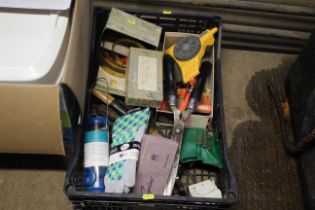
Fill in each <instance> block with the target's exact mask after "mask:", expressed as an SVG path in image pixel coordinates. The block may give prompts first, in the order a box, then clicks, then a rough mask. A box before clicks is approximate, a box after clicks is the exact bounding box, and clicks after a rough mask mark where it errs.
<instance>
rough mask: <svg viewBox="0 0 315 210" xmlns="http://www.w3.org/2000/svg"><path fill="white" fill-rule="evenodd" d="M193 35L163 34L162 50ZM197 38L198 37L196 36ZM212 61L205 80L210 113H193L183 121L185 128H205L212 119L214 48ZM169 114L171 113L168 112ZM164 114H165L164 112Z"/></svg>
mask: <svg viewBox="0 0 315 210" xmlns="http://www.w3.org/2000/svg"><path fill="white" fill-rule="evenodd" d="M191 35H193V34H189V33H180V32H165V35H164V45H163V49H164V50H165V49H167V48H169V47H170V46H171V45H172V44H174V43H175V42H176V41H177V40H178V39H179V38H182V37H186V36H191ZM196 36H198V35H196ZM210 59H211V60H212V66H213V67H212V71H211V75H210V77H209V78H208V79H207V81H206V84H205V88H209V89H210V91H211V106H212V108H211V110H212V111H211V113H210V114H209V115H206V114H200V113H196V112H194V113H193V114H191V115H190V117H189V118H188V119H187V120H186V121H185V127H194V128H206V127H207V125H208V123H209V122H210V121H211V120H212V118H213V104H214V103H213V100H214V94H213V93H214V72H215V71H216V69H215V59H214V48H212V53H211V58H210ZM170 113H171V112H170ZM164 114H165V112H164Z"/></svg>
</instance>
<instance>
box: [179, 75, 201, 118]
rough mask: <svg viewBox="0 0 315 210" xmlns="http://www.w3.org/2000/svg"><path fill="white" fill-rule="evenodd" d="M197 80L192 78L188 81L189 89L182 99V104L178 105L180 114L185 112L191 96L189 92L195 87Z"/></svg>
mask: <svg viewBox="0 0 315 210" xmlns="http://www.w3.org/2000/svg"><path fill="white" fill-rule="evenodd" d="M196 82H197V80H196V79H195V78H194V79H192V80H191V81H190V83H189V84H190V88H189V90H188V91H187V93H186V94H185V97H184V100H183V102H182V103H181V104H180V105H179V110H181V111H182V112H183V111H185V110H186V108H187V105H188V103H189V100H190V95H191V92H192V91H193V89H194V87H195V84H196Z"/></svg>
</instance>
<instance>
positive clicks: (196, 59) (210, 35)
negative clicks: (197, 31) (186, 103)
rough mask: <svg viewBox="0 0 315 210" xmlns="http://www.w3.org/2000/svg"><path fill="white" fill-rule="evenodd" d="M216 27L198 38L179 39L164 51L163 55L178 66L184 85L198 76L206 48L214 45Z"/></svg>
mask: <svg viewBox="0 0 315 210" xmlns="http://www.w3.org/2000/svg"><path fill="white" fill-rule="evenodd" d="M217 31H218V28H217V27H214V28H212V29H211V30H206V31H204V32H203V33H202V34H201V35H200V36H199V37H196V36H187V37H183V38H181V39H179V40H178V41H177V42H176V43H175V44H173V45H172V46H171V47H170V48H168V49H167V50H166V51H165V55H168V56H170V57H171V58H173V59H174V61H175V62H176V64H177V65H178V67H179V69H180V71H181V73H180V74H179V75H181V76H182V78H181V80H182V81H183V83H184V84H186V83H188V82H189V81H191V80H192V79H193V78H194V77H196V76H197V75H198V74H199V67H200V63H201V59H202V58H203V57H204V54H205V51H206V49H207V47H210V46H212V45H213V44H214V41H215V40H214V34H215V33H216V32H217Z"/></svg>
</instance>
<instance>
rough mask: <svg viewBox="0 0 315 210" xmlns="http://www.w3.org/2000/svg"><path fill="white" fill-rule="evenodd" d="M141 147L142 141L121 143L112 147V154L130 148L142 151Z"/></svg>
mask: <svg viewBox="0 0 315 210" xmlns="http://www.w3.org/2000/svg"><path fill="white" fill-rule="evenodd" d="M140 148H141V143H140V142H138V141H132V142H128V143H125V144H121V145H118V146H115V147H113V148H111V151H110V154H111V155H113V154H115V153H118V152H122V151H125V150H128V149H137V150H139V151H140Z"/></svg>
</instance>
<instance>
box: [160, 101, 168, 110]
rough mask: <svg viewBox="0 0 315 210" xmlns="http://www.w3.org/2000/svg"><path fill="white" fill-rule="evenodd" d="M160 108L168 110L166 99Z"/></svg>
mask: <svg viewBox="0 0 315 210" xmlns="http://www.w3.org/2000/svg"><path fill="white" fill-rule="evenodd" d="M160 110H163V111H165V110H167V101H166V100H163V101H162V103H161V106H160Z"/></svg>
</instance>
